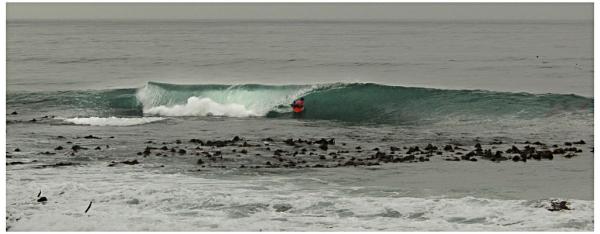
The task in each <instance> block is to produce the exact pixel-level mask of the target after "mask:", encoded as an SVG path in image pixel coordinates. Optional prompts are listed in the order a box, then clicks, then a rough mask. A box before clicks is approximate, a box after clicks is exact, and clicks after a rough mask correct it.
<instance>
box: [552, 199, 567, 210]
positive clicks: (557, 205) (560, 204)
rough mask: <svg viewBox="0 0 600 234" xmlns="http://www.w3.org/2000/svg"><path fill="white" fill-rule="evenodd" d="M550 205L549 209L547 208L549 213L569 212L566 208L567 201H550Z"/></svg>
mask: <svg viewBox="0 0 600 234" xmlns="http://www.w3.org/2000/svg"><path fill="white" fill-rule="evenodd" d="M550 205H551V207H550V208H548V210H549V211H561V210H571V208H569V207H568V206H567V201H558V200H552V201H550Z"/></svg>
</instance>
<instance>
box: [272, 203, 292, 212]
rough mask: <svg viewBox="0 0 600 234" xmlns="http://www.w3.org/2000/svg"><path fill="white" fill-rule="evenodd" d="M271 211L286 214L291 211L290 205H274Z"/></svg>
mask: <svg viewBox="0 0 600 234" xmlns="http://www.w3.org/2000/svg"><path fill="white" fill-rule="evenodd" d="M273 209H275V212H286V211H288V210H290V209H292V205H290V204H275V205H273Z"/></svg>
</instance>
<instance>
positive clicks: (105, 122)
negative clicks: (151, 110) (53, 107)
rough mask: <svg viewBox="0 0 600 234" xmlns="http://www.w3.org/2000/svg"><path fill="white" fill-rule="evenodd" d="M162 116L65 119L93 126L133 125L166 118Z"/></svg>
mask: <svg viewBox="0 0 600 234" xmlns="http://www.w3.org/2000/svg"><path fill="white" fill-rule="evenodd" d="M164 119H165V118H162V117H140V118H118V117H114V116H113V117H108V118H101V117H89V118H71V119H65V120H64V121H65V122H69V123H73V124H79V125H92V126H132V125H140V124H147V123H152V122H156V121H161V120H164Z"/></svg>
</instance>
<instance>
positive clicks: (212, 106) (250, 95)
mask: <svg viewBox="0 0 600 234" xmlns="http://www.w3.org/2000/svg"><path fill="white" fill-rule="evenodd" d="M299 97H304V98H305V99H306V100H305V111H304V113H303V115H302V118H304V119H313V120H334V121H342V122H350V123H378V124H380V123H381V124H420V123H431V122H439V121H447V120H448V119H452V120H457V121H469V120H486V119H494V118H502V119H541V118H548V117H553V116H573V115H575V116H583V118H588V117H589V116H590V115H593V102H594V100H593V98H588V97H582V96H577V95H566V94H530V93H507V92H492V91H483V90H444V89H430V88H417V87H402V86H387V85H380V84H372V83H350V84H344V83H336V84H320V85H285V86H272V85H257V84H246V85H175V84H166V83H157V82H148V83H147V84H146V85H145V86H144V87H142V88H140V89H114V90H101V91H63V92H52V93H47V92H44V93H12V94H8V96H7V104H8V105H9V106H11V107H15V106H16V107H19V106H26V107H27V108H42V107H43V108H48V107H52V108H55V109H59V110H62V111H65V112H67V113H74V115H75V116H82V115H86V117H89V116H100V117H110V116H118V117H132V116H135V117H142V116H159V117H160V116H228V117H268V118H291V117H293V114H292V113H291V108H290V107H289V103H291V102H292V101H293V100H294V99H296V98H299ZM82 113H83V114H82ZM67 116H68V114H67ZM71 116H73V115H71Z"/></svg>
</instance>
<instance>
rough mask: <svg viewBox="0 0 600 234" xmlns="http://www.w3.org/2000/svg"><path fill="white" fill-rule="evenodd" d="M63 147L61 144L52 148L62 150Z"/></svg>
mask: <svg viewBox="0 0 600 234" xmlns="http://www.w3.org/2000/svg"><path fill="white" fill-rule="evenodd" d="M63 149H64V148H63V147H62V146H60V145H59V146H58V147H56V148H54V150H63Z"/></svg>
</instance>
